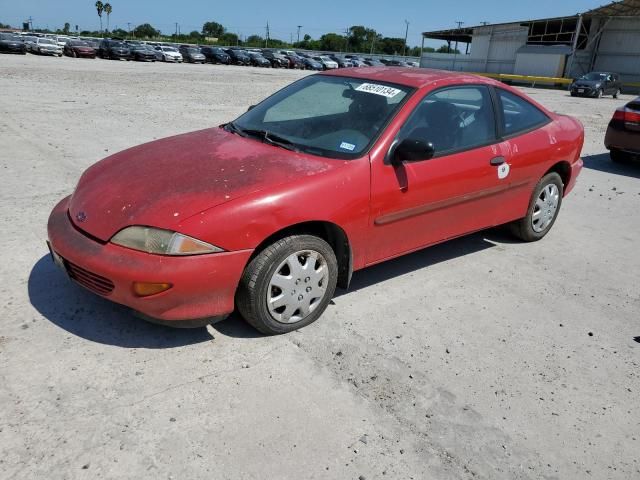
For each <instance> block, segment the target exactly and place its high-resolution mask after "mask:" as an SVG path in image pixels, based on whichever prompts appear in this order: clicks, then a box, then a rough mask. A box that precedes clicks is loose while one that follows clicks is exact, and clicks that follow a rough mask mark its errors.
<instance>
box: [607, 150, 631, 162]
mask: <svg viewBox="0 0 640 480" xmlns="http://www.w3.org/2000/svg"><path fill="white" fill-rule="evenodd" d="M609 156H610V157H611V160H612V161H614V162H616V163H627V162H629V161H630V160H631V155H629V154H628V153H626V152H621V151H620V150H611V151H610V152H609Z"/></svg>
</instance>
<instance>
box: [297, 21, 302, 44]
mask: <svg viewBox="0 0 640 480" xmlns="http://www.w3.org/2000/svg"><path fill="white" fill-rule="evenodd" d="M301 28H302V25H298V43H300V29H301Z"/></svg>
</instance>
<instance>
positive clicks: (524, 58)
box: [420, 0, 640, 83]
mask: <svg viewBox="0 0 640 480" xmlns="http://www.w3.org/2000/svg"><path fill="white" fill-rule="evenodd" d="M422 37H423V44H424V39H427V38H428V39H437V40H444V41H446V42H447V43H448V44H449V45H451V46H452V47H453V46H454V45H458V46H459V49H460V50H462V51H463V52H464V53H461V54H453V53H451V54H441V53H423V54H422V56H421V59H420V66H421V67H429V68H440V69H445V70H461V71H469V72H481V73H504V74H514V75H535V76H546V77H566V78H575V77H578V76H580V75H583V74H585V73H588V72H589V71H593V70H599V71H611V72H616V73H619V74H620V76H621V79H622V81H623V82H624V83H638V82H640V0H623V1H618V2H613V3H610V4H608V5H605V6H602V7H599V8H595V9H593V10H589V11H587V12H584V13H579V14H576V15H572V16H568V17H557V18H545V19H539V20H524V21H516V22H510V23H498V24H493V25H492V24H486V25H484V24H483V25H476V26H473V27H463V28H455V29H449V30H439V31H433V32H424V33H423V34H422ZM465 44H466V48H465Z"/></svg>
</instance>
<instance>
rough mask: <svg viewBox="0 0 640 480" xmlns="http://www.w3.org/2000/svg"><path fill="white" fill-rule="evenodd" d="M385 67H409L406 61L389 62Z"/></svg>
mask: <svg viewBox="0 0 640 480" xmlns="http://www.w3.org/2000/svg"><path fill="white" fill-rule="evenodd" d="M385 65H387V67H408V65H407V62H405V61H404V60H387V61H386V62H385Z"/></svg>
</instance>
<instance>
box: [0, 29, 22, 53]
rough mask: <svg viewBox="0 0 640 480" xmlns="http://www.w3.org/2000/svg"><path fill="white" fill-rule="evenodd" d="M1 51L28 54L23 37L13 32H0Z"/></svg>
mask: <svg viewBox="0 0 640 480" xmlns="http://www.w3.org/2000/svg"><path fill="white" fill-rule="evenodd" d="M0 53H17V54H20V55H26V54H27V45H26V43H24V41H23V39H22V38H20V36H18V35H14V34H13V33H3V32H0Z"/></svg>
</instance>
